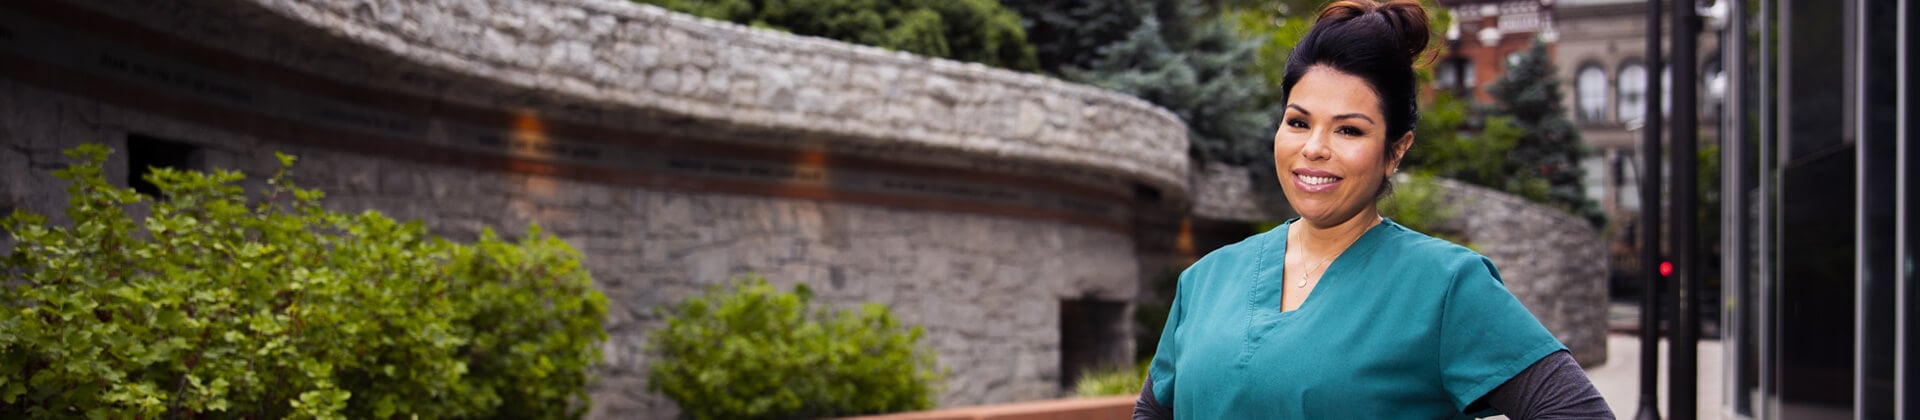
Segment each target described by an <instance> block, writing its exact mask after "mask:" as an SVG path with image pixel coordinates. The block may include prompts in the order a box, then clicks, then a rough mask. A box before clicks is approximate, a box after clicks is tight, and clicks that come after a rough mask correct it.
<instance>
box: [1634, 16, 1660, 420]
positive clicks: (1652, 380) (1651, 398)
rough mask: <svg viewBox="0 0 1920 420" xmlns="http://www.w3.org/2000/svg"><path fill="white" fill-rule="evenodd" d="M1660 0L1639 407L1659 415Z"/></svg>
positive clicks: (1645, 137)
mask: <svg viewBox="0 0 1920 420" xmlns="http://www.w3.org/2000/svg"><path fill="white" fill-rule="evenodd" d="M1659 75H1660V0H1647V71H1646V76H1645V77H1646V83H1645V85H1646V86H1647V92H1646V95H1645V96H1644V97H1643V99H1645V100H1646V103H1645V105H1646V108H1647V109H1646V111H1644V113H1643V114H1642V115H1641V117H1640V120H1641V121H1642V122H1643V124H1642V125H1641V128H1640V168H1641V170H1640V277H1641V279H1642V280H1643V282H1642V284H1641V287H1640V408H1639V410H1637V411H1638V413H1637V414H1636V415H1635V418H1638V419H1640V420H1659V419H1660V405H1659V404H1660V377H1659V375H1660V185H1661V183H1660V77H1659Z"/></svg>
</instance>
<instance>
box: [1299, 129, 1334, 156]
mask: <svg viewBox="0 0 1920 420" xmlns="http://www.w3.org/2000/svg"><path fill="white" fill-rule="evenodd" d="M1332 152H1333V151H1332V150H1329V149H1328V148H1327V135H1326V133H1323V132H1320V131H1319V130H1314V131H1313V132H1311V133H1308V134H1307V144H1306V145H1303V146H1301V147H1300V157H1304V158H1307V160H1326V159H1327V158H1328V157H1330V156H1331V155H1332Z"/></svg>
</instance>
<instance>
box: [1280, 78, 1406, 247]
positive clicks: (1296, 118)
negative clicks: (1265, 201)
mask: <svg viewBox="0 0 1920 420" xmlns="http://www.w3.org/2000/svg"><path fill="white" fill-rule="evenodd" d="M1287 101H1288V102H1287V104H1286V113H1285V114H1284V115H1283V117H1282V118H1281V120H1280V130H1279V132H1276V133H1274V134H1273V165H1274V168H1275V169H1276V170H1277V172H1279V178H1280V186H1281V189H1283V190H1285V191H1286V194H1287V202H1288V203H1291V204H1292V205H1293V209H1294V211H1296V212H1299V213H1300V217H1301V218H1302V219H1305V220H1306V221H1308V222H1312V223H1313V224H1316V225H1335V224H1340V223H1344V222H1346V221H1348V220H1351V219H1352V218H1353V217H1354V216H1356V215H1360V214H1362V213H1365V214H1372V211H1373V206H1374V199H1375V197H1377V196H1378V192H1379V190H1380V180H1381V179H1383V178H1385V177H1387V176H1389V175H1392V174H1393V171H1394V169H1395V168H1396V167H1398V166H1399V164H1400V156H1401V155H1402V154H1403V153H1404V152H1406V150H1407V146H1409V145H1411V144H1413V141H1412V138H1411V137H1412V136H1413V133H1412V132H1408V133H1407V134H1406V137H1407V138H1406V139H1405V140H1406V141H1402V142H1400V144H1399V145H1397V146H1398V147H1396V148H1395V149H1396V150H1394V151H1393V155H1392V156H1388V155H1387V147H1386V142H1387V135H1386V131H1387V129H1386V122H1387V120H1386V118H1385V116H1383V115H1381V114H1380V97H1379V95H1376V94H1374V92H1373V88H1372V87H1371V86H1369V85H1368V84H1367V81H1366V80H1365V79H1361V78H1360V77H1359V76H1354V75H1352V74H1347V73H1345V72H1341V71H1339V70H1335V69H1333V68H1331V67H1325V66H1314V67H1311V68H1308V69H1307V73H1306V74H1304V75H1302V76H1300V80H1299V81H1297V82H1295V83H1294V85H1293V91H1292V92H1291V93H1290V94H1289V95H1288V98H1287Z"/></svg>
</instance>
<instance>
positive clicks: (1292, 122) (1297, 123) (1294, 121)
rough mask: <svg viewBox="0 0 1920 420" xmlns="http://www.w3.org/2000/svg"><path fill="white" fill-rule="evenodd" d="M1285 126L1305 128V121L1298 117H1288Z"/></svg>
mask: <svg viewBox="0 0 1920 420" xmlns="http://www.w3.org/2000/svg"><path fill="white" fill-rule="evenodd" d="M1287 126H1288V127H1293V128H1307V122H1306V121H1305V120H1301V119H1299V118H1288V119H1287Z"/></svg>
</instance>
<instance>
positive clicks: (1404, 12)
mask: <svg viewBox="0 0 1920 420" xmlns="http://www.w3.org/2000/svg"><path fill="white" fill-rule="evenodd" d="M1372 13H1379V14H1380V17H1381V18H1382V19H1384V20H1386V23H1387V29H1388V30H1391V31H1392V33H1393V35H1394V37H1395V38H1397V39H1398V40H1399V41H1400V46H1401V48H1403V49H1404V51H1406V54H1407V61H1408V62H1418V61H1419V60H1420V58H1421V56H1422V55H1425V54H1426V51H1427V43H1428V42H1429V41H1430V40H1432V38H1433V29H1432V28H1431V27H1429V26H1428V24H1427V8H1426V7H1424V6H1421V5H1420V2H1418V1H1416V0H1393V1H1389V2H1386V3H1378V2H1374V1H1373V0H1340V1H1336V2H1333V3H1328V4H1327V6H1326V7H1323V8H1321V9H1320V15H1319V17H1317V18H1316V19H1318V20H1319V21H1321V22H1329V21H1344V20H1349V19H1354V18H1358V17H1362V16H1366V15H1368V14H1372Z"/></svg>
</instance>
